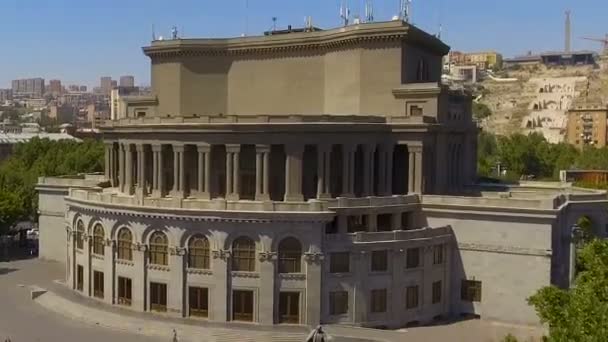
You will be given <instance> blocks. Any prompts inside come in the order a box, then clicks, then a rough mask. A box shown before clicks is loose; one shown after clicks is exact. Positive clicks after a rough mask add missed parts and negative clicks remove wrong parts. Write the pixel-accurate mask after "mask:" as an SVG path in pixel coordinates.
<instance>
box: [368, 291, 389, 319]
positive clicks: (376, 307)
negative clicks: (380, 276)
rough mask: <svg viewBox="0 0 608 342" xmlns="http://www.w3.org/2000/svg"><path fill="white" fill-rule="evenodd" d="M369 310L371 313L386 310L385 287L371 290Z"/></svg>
mask: <svg viewBox="0 0 608 342" xmlns="http://www.w3.org/2000/svg"><path fill="white" fill-rule="evenodd" d="M370 311H371V312H372V313H382V312H386V289H380V290H372V293H371V310H370Z"/></svg>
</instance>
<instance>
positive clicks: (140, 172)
mask: <svg viewBox="0 0 608 342" xmlns="http://www.w3.org/2000/svg"><path fill="white" fill-rule="evenodd" d="M136 149H137V195H138V196H140V197H144V196H146V195H147V189H146V171H145V168H146V153H145V151H146V149H145V145H143V144H137V145H136Z"/></svg>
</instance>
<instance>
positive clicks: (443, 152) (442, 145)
mask: <svg viewBox="0 0 608 342" xmlns="http://www.w3.org/2000/svg"><path fill="white" fill-rule="evenodd" d="M448 158H449V156H448V153H447V141H446V135H445V134H443V133H437V139H436V141H435V165H437V167H436V168H435V170H434V172H435V184H434V185H433V191H434V192H435V193H444V192H445V190H446V184H447V173H448V172H449V168H448V167H446V164H447V161H448V160H449V159H448ZM442 166H443V167H442ZM429 171H430V170H429Z"/></svg>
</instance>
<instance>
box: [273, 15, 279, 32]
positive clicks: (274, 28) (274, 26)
mask: <svg viewBox="0 0 608 342" xmlns="http://www.w3.org/2000/svg"><path fill="white" fill-rule="evenodd" d="M277 19H278V18H277V17H272V30H273V31H276V30H277Z"/></svg>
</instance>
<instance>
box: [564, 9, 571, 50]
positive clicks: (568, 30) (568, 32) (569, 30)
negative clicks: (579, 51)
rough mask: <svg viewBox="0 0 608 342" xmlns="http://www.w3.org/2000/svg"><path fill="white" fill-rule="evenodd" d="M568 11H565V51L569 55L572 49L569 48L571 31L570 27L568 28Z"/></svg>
mask: <svg viewBox="0 0 608 342" xmlns="http://www.w3.org/2000/svg"><path fill="white" fill-rule="evenodd" d="M570 13H571V12H570V10H567V11H566V45H565V49H566V50H565V51H566V53H570V49H571V48H572V46H571V39H572V31H571V26H570Z"/></svg>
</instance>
